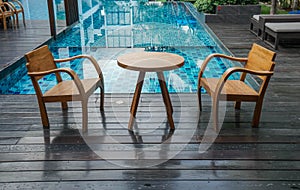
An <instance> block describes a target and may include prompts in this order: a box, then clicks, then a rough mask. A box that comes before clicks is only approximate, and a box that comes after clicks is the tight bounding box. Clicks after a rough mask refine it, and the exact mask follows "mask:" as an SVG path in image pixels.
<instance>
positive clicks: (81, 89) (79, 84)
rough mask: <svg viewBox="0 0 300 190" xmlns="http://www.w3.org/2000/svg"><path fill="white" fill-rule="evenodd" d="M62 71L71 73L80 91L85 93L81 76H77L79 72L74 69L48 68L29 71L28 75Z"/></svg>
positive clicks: (34, 75) (33, 75)
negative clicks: (46, 69) (39, 70)
mask: <svg viewBox="0 0 300 190" xmlns="http://www.w3.org/2000/svg"><path fill="white" fill-rule="evenodd" d="M60 72H63V73H67V74H69V75H70V76H71V78H72V79H73V80H74V82H75V84H76V86H77V89H78V91H79V93H80V94H85V91H84V88H83V85H82V83H81V81H80V79H79V77H78V76H77V74H76V73H75V72H74V71H73V70H72V69H69V68H57V69H51V70H48V71H41V72H28V75H29V76H30V77H37V76H43V75H49V74H52V73H60Z"/></svg>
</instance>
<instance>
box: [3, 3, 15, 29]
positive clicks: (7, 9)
mask: <svg viewBox="0 0 300 190" xmlns="http://www.w3.org/2000/svg"><path fill="white" fill-rule="evenodd" d="M8 18H12V19H13V22H12V26H13V27H14V26H15V14H14V12H13V10H12V8H11V5H10V4H9V3H7V2H3V1H2V0H0V20H2V24H3V29H4V30H7V23H6V22H7V19H8Z"/></svg>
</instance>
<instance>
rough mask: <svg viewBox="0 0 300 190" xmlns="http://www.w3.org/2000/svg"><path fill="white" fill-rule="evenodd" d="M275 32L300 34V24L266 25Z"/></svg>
mask: <svg viewBox="0 0 300 190" xmlns="http://www.w3.org/2000/svg"><path fill="white" fill-rule="evenodd" d="M266 27H268V28H269V29H271V30H272V31H274V32H277V33H278V32H300V22H282V23H266Z"/></svg>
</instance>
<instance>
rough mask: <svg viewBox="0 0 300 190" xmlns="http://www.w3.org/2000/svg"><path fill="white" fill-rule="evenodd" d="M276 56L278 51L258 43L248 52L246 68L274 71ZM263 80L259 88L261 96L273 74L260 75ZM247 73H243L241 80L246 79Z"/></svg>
mask: <svg viewBox="0 0 300 190" xmlns="http://www.w3.org/2000/svg"><path fill="white" fill-rule="evenodd" d="M275 57H276V53H275V52H273V51H271V50H268V49H266V48H264V47H262V46H260V45H258V44H256V43H254V44H253V45H252V48H251V50H250V52H249V54H248V61H247V63H246V65H245V68H247V69H251V70H256V71H273V70H274V67H275V62H274V60H275ZM258 77H259V78H260V79H261V80H262V82H261V85H260V89H259V92H258V93H259V94H260V96H261V97H263V96H264V94H265V91H266V89H267V86H268V84H269V80H270V78H271V76H270V75H269V76H258ZM245 78H246V73H243V74H242V75H241V80H243V81H244V80H245Z"/></svg>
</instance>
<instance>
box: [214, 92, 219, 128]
mask: <svg viewBox="0 0 300 190" xmlns="http://www.w3.org/2000/svg"><path fill="white" fill-rule="evenodd" d="M212 104H213V105H212V117H213V127H214V130H215V131H218V130H219V100H218V97H213V103H212Z"/></svg>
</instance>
